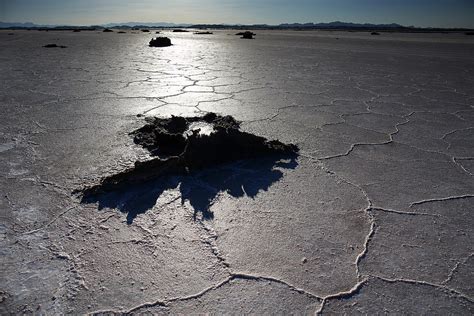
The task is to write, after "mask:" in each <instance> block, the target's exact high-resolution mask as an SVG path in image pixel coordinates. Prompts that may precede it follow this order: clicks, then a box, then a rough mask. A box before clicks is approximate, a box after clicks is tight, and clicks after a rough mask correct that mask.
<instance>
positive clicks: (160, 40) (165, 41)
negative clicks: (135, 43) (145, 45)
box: [149, 37, 171, 47]
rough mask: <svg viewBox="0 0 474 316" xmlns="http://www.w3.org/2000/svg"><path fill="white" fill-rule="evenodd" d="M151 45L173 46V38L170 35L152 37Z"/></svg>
mask: <svg viewBox="0 0 474 316" xmlns="http://www.w3.org/2000/svg"><path fill="white" fill-rule="evenodd" d="M149 46H150V47H166V46H171V40H170V39H169V38H168V37H157V38H152V39H151V41H150V43H149Z"/></svg>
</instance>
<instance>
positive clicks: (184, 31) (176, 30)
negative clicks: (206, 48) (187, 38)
mask: <svg viewBox="0 0 474 316" xmlns="http://www.w3.org/2000/svg"><path fill="white" fill-rule="evenodd" d="M173 32H175V33H187V32H189V31H188V30H183V29H174V30H173Z"/></svg>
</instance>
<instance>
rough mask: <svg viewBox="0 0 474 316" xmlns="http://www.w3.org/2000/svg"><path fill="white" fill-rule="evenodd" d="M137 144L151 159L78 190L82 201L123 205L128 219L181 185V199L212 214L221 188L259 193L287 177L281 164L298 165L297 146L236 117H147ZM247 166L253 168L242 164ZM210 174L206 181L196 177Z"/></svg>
mask: <svg viewBox="0 0 474 316" xmlns="http://www.w3.org/2000/svg"><path fill="white" fill-rule="evenodd" d="M130 135H131V136H132V137H133V139H134V142H135V143H136V144H138V145H140V146H143V147H144V148H146V149H147V150H149V151H150V153H151V155H152V156H153V157H154V158H153V159H151V160H148V161H144V162H140V161H137V162H135V165H134V166H133V167H131V168H129V169H126V170H124V171H122V172H119V173H117V174H114V175H111V176H108V177H106V178H104V179H102V180H101V181H100V183H99V184H97V185H94V186H90V187H87V188H85V189H83V190H80V191H79V192H76V193H81V194H82V202H83V203H97V202H98V203H99V209H101V208H104V207H108V208H118V209H119V210H121V211H122V212H124V213H128V216H127V222H128V223H132V222H133V219H134V218H135V217H136V216H137V215H138V214H141V213H144V212H146V211H147V210H148V209H151V208H152V207H153V206H154V205H155V203H156V201H157V199H158V198H159V197H160V196H161V195H162V193H163V192H165V191H167V190H170V189H176V188H179V191H180V193H181V201H182V203H184V202H185V201H189V203H190V204H191V206H192V207H193V208H194V211H195V215H196V213H202V215H203V218H212V213H211V212H210V211H209V207H210V205H212V201H213V200H214V199H215V198H216V197H217V196H218V194H220V193H221V192H227V193H228V194H230V195H232V196H234V197H240V196H244V195H247V196H250V197H254V196H255V195H257V193H258V192H259V191H260V190H267V189H268V188H269V187H270V186H271V185H272V184H273V183H274V182H275V181H278V180H279V179H280V178H281V177H282V176H283V172H282V171H281V170H278V169H275V167H280V168H287V169H288V168H294V167H296V157H297V154H298V147H297V146H296V145H293V144H284V143H282V142H280V141H277V140H272V141H269V140H267V139H265V138H263V137H260V136H257V135H253V134H250V133H246V132H243V131H241V130H240V123H239V122H238V121H236V120H235V119H234V118H233V117H231V116H220V115H216V114H214V113H209V114H206V115H205V116H201V117H188V118H184V117H176V116H173V117H171V118H165V119H164V118H148V119H147V124H145V126H143V127H142V128H139V129H137V130H135V131H133V132H131V133H130ZM242 164H246V165H252V166H253V167H246V168H240V167H238V166H239V165H242ZM202 174H206V176H205V180H204V181H203V180H197V178H200V177H201V175H202Z"/></svg>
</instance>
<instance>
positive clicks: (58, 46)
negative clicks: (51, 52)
mask: <svg viewBox="0 0 474 316" xmlns="http://www.w3.org/2000/svg"><path fill="white" fill-rule="evenodd" d="M43 47H44V48H67V46H64V45H58V44H46V45H44V46H43Z"/></svg>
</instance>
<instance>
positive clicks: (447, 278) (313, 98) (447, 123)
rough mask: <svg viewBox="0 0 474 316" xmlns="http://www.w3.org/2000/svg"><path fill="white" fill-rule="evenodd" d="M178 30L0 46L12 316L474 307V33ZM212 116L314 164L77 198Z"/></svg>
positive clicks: (9, 39)
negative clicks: (158, 143)
mask: <svg viewBox="0 0 474 316" xmlns="http://www.w3.org/2000/svg"><path fill="white" fill-rule="evenodd" d="M8 33H14V34H13V35H8ZM163 33H164V35H166V36H169V37H170V38H171V40H172V42H173V44H174V45H173V46H171V47H166V48H151V47H148V42H149V40H150V39H151V37H152V36H153V35H155V34H142V33H137V34H132V33H131V32H130V31H128V32H127V34H117V33H116V32H114V33H101V32H84V31H83V32H80V33H73V32H59V31H49V32H39V31H13V32H12V31H8V32H7V31H1V32H0V65H1V72H0V79H1V88H0V110H1V112H0V113H1V115H0V174H1V177H0V188H1V192H2V195H1V199H0V211H1V213H0V214H1V216H2V222H1V224H0V232H1V243H2V245H1V259H0V260H1V279H0V297H1V299H0V308H1V309H0V310H1V311H2V314H4V313H15V314H16V313H29V312H38V313H46V314H55V313H74V314H76V313H94V312H98V311H108V312H117V313H118V312H127V311H128V312H136V313H145V312H152V313H156V314H179V313H211V314H313V313H316V312H321V313H323V314H325V313H327V314H340V313H348V314H355V313H363V314H381V313H385V312H389V313H394V314H401V313H402V314H404V313H407V314H439V315H445V314H472V313H473V309H474V303H473V300H474V289H473V284H474V270H473V264H474V261H473V260H474V258H473V253H474V244H473V243H472V240H473V227H474V217H473V215H472V213H473V212H474V207H473V205H474V203H473V201H474V181H473V173H474V145H473V144H474V109H473V106H474V92H473V91H474V90H473V89H472V87H474V57H473V56H474V38H473V37H472V36H466V35H464V34H398V33H393V34H387V33H382V35H380V36H371V35H370V33H366V32H353V33H351V32H323V31H320V32H291V31H288V32H283V31H260V32H257V36H256V39H254V40H244V39H240V38H239V37H237V36H235V35H233V34H234V33H235V32H232V31H216V32H214V34H213V35H194V34H192V33H179V34H177V33H171V32H166V31H165V32H163ZM50 43H55V44H57V45H65V46H67V48H43V47H42V46H43V45H46V44H50ZM207 112H215V113H218V114H221V115H232V116H233V117H235V118H236V119H237V120H239V121H241V122H242V123H241V128H242V129H243V130H244V131H247V132H250V133H254V134H256V135H259V136H263V137H266V138H267V139H278V140H280V141H282V142H285V143H294V144H297V145H298V146H299V148H300V153H299V156H298V158H297V159H296V160H295V161H292V162H288V161H282V162H275V161H269V160H268V159H263V160H249V161H241V162H237V163H232V164H227V165H222V166H217V167H216V168H211V169H205V170H202V171H200V172H197V173H192V174H190V175H188V176H186V177H181V176H169V177H166V178H163V179H160V180H159V181H156V182H155V183H154V184H153V185H152V186H148V187H147V189H145V190H144V189H143V188H142V189H136V188H131V190H130V192H126V193H124V194H120V195H118V196H117V197H115V201H114V203H115V204H114V206H115V207H99V206H98V205H96V204H83V203H80V199H79V197H78V196H76V195H74V194H72V192H73V191H74V190H76V189H80V188H83V187H84V186H86V185H90V184H95V183H97V182H98V181H100V179H101V178H103V177H105V176H108V175H111V174H114V173H117V172H119V171H120V170H123V169H125V168H127V167H130V166H133V164H134V162H135V161H137V160H140V161H144V160H147V159H149V154H148V152H147V151H145V150H144V149H142V148H141V147H139V146H137V145H135V144H134V143H133V139H132V137H130V135H129V133H130V132H131V131H133V130H135V129H137V128H139V127H141V126H142V125H143V124H144V118H145V117H147V116H159V117H169V116H170V115H180V116H199V115H204V114H205V113H207ZM183 192H188V193H189V194H191V195H192V196H194V197H190V196H191V195H188V196H185V195H183V194H184V193H183ZM208 196H212V197H213V198H212V200H203V201H200V200H199V198H200V197H208ZM203 205H204V206H205V207H208V208H209V212H210V213H212V214H213V217H212V218H204V216H203V213H202V212H200V207H202V206H203ZM109 206H110V205H109ZM137 209H139V210H140V211H139V212H138V211H137ZM130 212H136V213H137V214H135V215H136V216H135V217H134V218H133V221H132V222H131V221H130V220H127V217H128V216H129V214H127V213H130Z"/></svg>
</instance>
